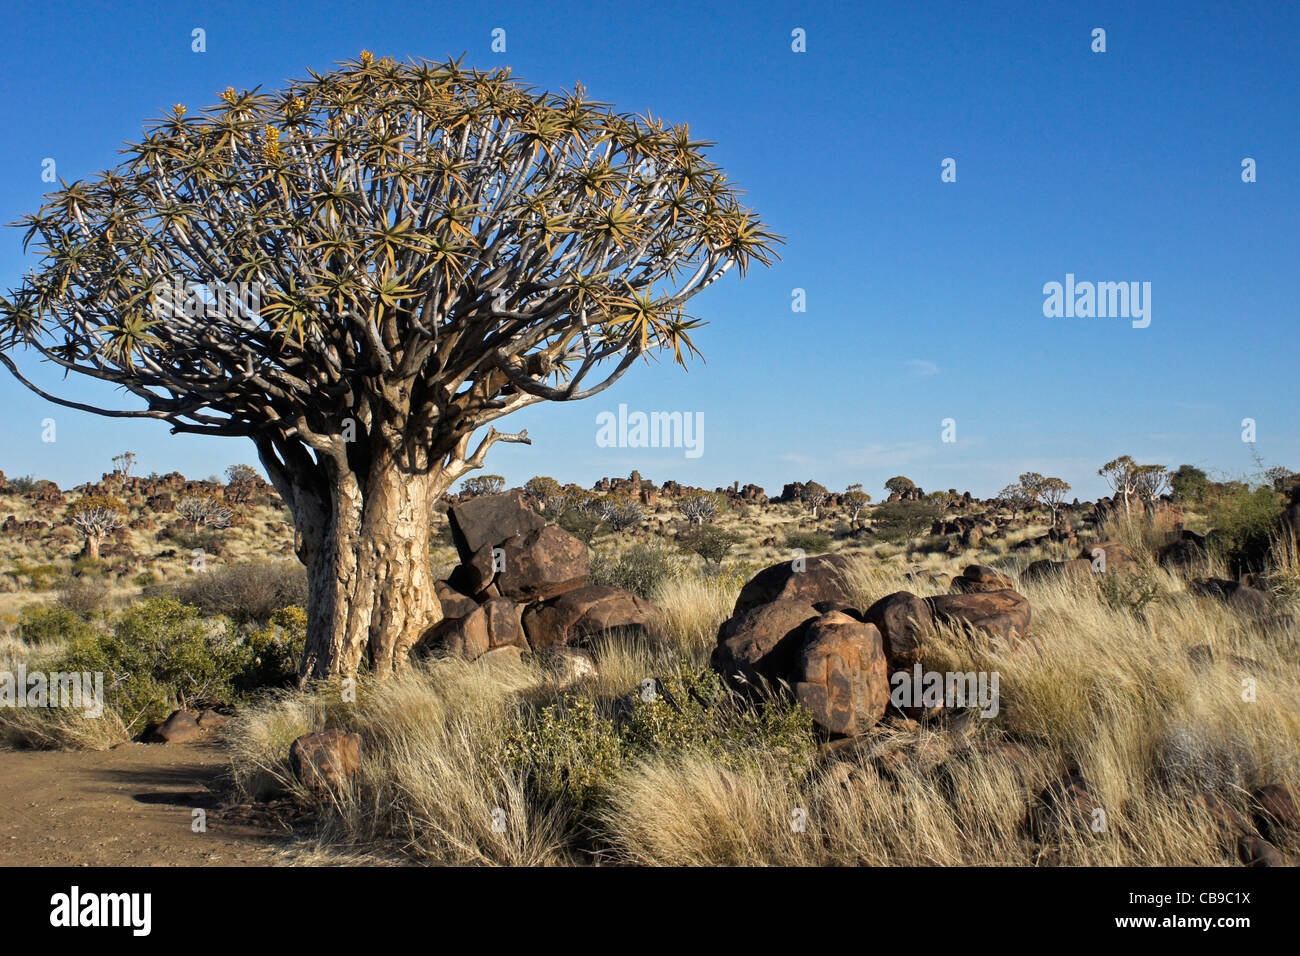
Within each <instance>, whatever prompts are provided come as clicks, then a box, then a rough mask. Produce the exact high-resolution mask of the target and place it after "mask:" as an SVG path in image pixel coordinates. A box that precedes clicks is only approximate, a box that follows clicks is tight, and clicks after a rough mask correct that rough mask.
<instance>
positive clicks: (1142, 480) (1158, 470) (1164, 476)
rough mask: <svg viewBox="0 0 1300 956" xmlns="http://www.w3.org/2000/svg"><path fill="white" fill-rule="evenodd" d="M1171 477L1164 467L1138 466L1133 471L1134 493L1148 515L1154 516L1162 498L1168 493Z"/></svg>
mask: <svg viewBox="0 0 1300 956" xmlns="http://www.w3.org/2000/svg"><path fill="white" fill-rule="evenodd" d="M1169 477H1170V476H1169V469H1168V468H1166V467H1165V466H1164V465H1138V466H1137V467H1135V468H1134V469H1133V491H1134V493H1136V494H1137V496H1138V498H1139V499H1141V501H1142V507H1143V508H1144V510H1145V511H1146V512H1147V514H1152V513H1153V512H1154V511H1155V510H1156V503H1157V502H1158V501H1159V500H1160V496H1161V495H1163V494H1167V493H1168V491H1169Z"/></svg>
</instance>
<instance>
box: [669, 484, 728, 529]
mask: <svg viewBox="0 0 1300 956" xmlns="http://www.w3.org/2000/svg"><path fill="white" fill-rule="evenodd" d="M677 511H678V512H679V513H680V514H681V516H682V517H683V518H685V519H686V520H687V521H689V522H690V523H691V524H693V525H701V524H705V523H706V522H709V521H712V520H713V519H714V518H716V517H717V516H718V515H719V514H721V513H722V506H721V505H720V504H719V502H718V495H717V494H715V493H714V492H711V491H693V492H691V493H690V494H689V495H687V496H686V497H685V498H683V499H681V500H680V501H679V502H677Z"/></svg>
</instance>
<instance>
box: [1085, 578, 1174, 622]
mask: <svg viewBox="0 0 1300 956" xmlns="http://www.w3.org/2000/svg"><path fill="white" fill-rule="evenodd" d="M1093 577H1094V578H1095V579H1096V581H1097V590H1098V593H1099V594H1100V595H1101V599H1102V601H1103V602H1104V603H1105V604H1106V606H1107V607H1109V608H1110V609H1111V610H1114V611H1127V612H1128V613H1130V614H1132V615H1133V616H1134V617H1142V615H1143V614H1144V613H1145V612H1146V609H1147V606H1148V605H1150V604H1152V603H1154V602H1155V601H1158V600H1160V599H1161V598H1162V597H1163V596H1164V589H1163V588H1161V586H1160V583H1159V580H1158V579H1157V577H1156V576H1155V574H1154V573H1153V572H1152V571H1151V570H1150V569H1149V568H1141V569H1139V570H1137V571H1135V572H1132V573H1119V572H1107V573H1105V574H1097V575H1093Z"/></svg>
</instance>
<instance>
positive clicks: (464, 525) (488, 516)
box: [447, 492, 546, 563]
mask: <svg viewBox="0 0 1300 956" xmlns="http://www.w3.org/2000/svg"><path fill="white" fill-rule="evenodd" d="M447 518H448V520H449V522H450V525H451V539H452V542H453V543H454V544H455V545H456V552H457V553H458V554H459V555H460V560H461V562H462V563H468V562H469V561H470V560H471V558H472V557H473V556H474V553H475V552H476V551H479V550H480V549H482V548H483V547H485V546H486V547H492V546H494V545H500V544H502V543H503V542H506V541H509V540H510V539H512V538H521V537H523V536H524V535H526V534H528V533H529V532H532V531H540V530H541V529H542V528H543V527H545V526H546V522H545V520H543V518H542V517H541V515H539V514H538V513H537V512H536V511H534V510H533V509H532V508H529V507H528V506H527V505H526V504H524V498H523V495H521V494H520V493H519V492H507V493H506V494H501V495H482V496H480V497H478V498H471V499H469V500H468V501H462V502H458V503H457V504H454V505H452V506H451V507H450V508H449V509H448V510H447Z"/></svg>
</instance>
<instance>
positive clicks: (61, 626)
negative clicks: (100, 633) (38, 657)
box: [18, 604, 94, 645]
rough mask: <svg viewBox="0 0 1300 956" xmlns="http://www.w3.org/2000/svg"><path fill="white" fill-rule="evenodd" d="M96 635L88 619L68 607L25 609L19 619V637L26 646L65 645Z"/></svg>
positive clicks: (55, 606)
mask: <svg viewBox="0 0 1300 956" xmlns="http://www.w3.org/2000/svg"><path fill="white" fill-rule="evenodd" d="M93 633H94V628H93V627H91V626H90V624H88V623H87V622H86V619H85V618H84V617H82V616H81V615H80V614H78V613H77V612H76V611H74V610H72V609H71V608H68V607H61V606H59V605H57V604H56V605H54V606H52V607H25V608H23V610H22V613H21V614H20V615H19V617H18V637H19V639H21V640H22V641H23V643H25V644H30V645H39V644H63V643H68V642H71V641H75V640H79V639H80V638H83V637H87V636H88V635H91V634H93Z"/></svg>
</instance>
